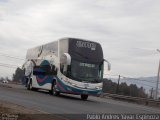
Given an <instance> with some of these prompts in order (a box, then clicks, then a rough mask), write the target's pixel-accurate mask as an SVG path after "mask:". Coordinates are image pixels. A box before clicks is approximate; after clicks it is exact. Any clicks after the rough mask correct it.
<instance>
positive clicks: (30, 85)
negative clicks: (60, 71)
mask: <svg viewBox="0 0 160 120" xmlns="http://www.w3.org/2000/svg"><path fill="white" fill-rule="evenodd" d="M27 90H32V80H29V81H28V83H27Z"/></svg>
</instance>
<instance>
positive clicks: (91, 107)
mask: <svg viewBox="0 0 160 120" xmlns="http://www.w3.org/2000/svg"><path fill="white" fill-rule="evenodd" d="M0 100H5V101H8V102H12V103H15V104H19V105H22V106H24V107H28V108H31V109H36V110H38V111H41V112H43V113H45V114H68V115H69V114H72V115H73V114H91V113H96V114H98V113H106V114H110V113H114V114H144V113H145V114H147V113H149V114H155V113H158V114H160V109H159V108H152V107H147V106H144V105H138V104H133V103H128V102H122V101H116V100H112V99H106V98H97V97H89V99H88V100H87V101H83V100H81V99H80V96H74V95H65V94H63V95H61V96H59V97H56V96H51V95H49V94H48V92H44V91H39V92H37V91H28V90H26V88H25V87H23V86H21V85H12V87H11V88H10V87H2V86H0Z"/></svg>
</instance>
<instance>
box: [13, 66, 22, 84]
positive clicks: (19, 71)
mask: <svg viewBox="0 0 160 120" xmlns="http://www.w3.org/2000/svg"><path fill="white" fill-rule="evenodd" d="M23 76H24V71H23V70H22V69H21V68H19V67H18V68H17V69H16V71H15V74H13V78H12V79H13V81H15V82H21V81H22V80H23Z"/></svg>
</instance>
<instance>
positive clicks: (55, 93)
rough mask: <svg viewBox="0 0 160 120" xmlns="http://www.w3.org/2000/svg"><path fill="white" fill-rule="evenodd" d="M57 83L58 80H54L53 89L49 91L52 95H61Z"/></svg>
mask: <svg viewBox="0 0 160 120" xmlns="http://www.w3.org/2000/svg"><path fill="white" fill-rule="evenodd" d="M55 85H56V82H53V83H52V87H51V90H50V91H49V93H50V94H51V95H54V96H59V95H60V92H59V91H57V90H56V88H55Z"/></svg>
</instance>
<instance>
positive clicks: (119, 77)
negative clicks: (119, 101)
mask: <svg viewBox="0 0 160 120" xmlns="http://www.w3.org/2000/svg"><path fill="white" fill-rule="evenodd" d="M120 79H121V76H120V75H119V76H118V84H117V88H116V94H118V92H119V82H120Z"/></svg>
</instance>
